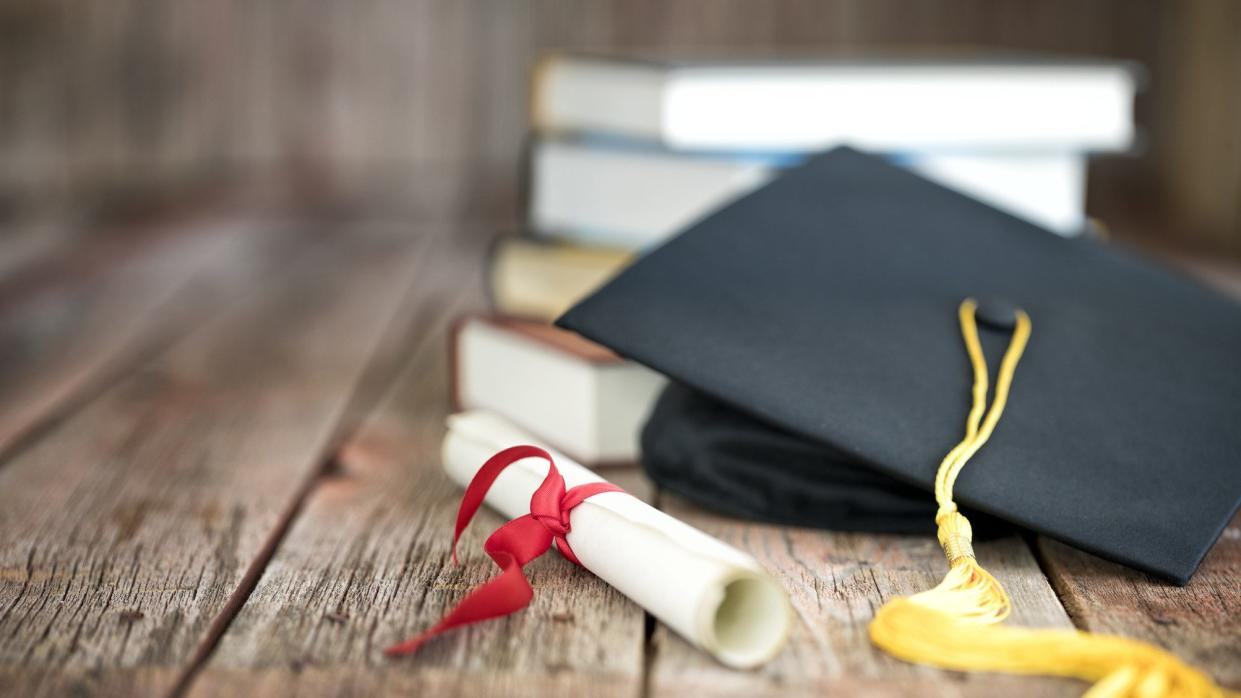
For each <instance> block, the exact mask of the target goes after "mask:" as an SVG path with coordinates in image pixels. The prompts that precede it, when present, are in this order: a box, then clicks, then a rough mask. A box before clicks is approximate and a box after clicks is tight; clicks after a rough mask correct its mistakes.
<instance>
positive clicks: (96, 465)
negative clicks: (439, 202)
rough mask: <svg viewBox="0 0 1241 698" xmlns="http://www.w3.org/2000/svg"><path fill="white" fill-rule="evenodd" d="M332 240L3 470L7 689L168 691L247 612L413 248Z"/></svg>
mask: <svg viewBox="0 0 1241 698" xmlns="http://www.w3.org/2000/svg"><path fill="white" fill-rule="evenodd" d="M347 232H349V233H351V234H348V235H342V236H338V237H336V238H334V239H333V241H332V244H328V245H323V246H319V247H317V248H316V249H314V250H312V251H311V253H310V254H308V255H307V256H306V257H305V258H302V259H300V260H295V261H293V263H292V266H291V268H290V269H289V270H288V271H287V273H284V274H281V275H275V274H273V276H274V277H276V278H275V279H273V281H272V287H271V289H269V290H268V291H266V292H264V293H262V294H259V295H257V296H255V297H253V298H250V299H248V300H247V302H245V303H241V304H236V305H235V306H234V307H232V308H230V309H229V310H228V312H226V313H225V314H223V315H222V316H220V317H218V318H217V319H215V320H213V321H211V322H210V323H208V324H206V325H205V326H203V327H201V328H200V329H198V330H197V331H196V332H194V333H193V334H192V335H190V336H189V337H187V338H185V339H184V340H183V341H181V342H178V343H177V344H176V345H175V346H174V347H173V348H172V349H170V350H169V351H168V352H166V353H165V354H163V355H162V356H160V357H159V358H157V359H155V360H153V361H151V362H149V363H148V364H146V365H145V366H144V367H143V369H142V370H141V371H139V372H137V373H135V374H134V375H132V376H130V377H127V378H126V379H124V380H123V381H121V382H120V383H118V384H117V385H115V386H114V387H112V388H110V389H109V390H107V391H106V392H105V393H104V394H103V395H101V396H100V397H99V398H98V399H97V400H95V401H93V402H92V403H91V404H90V405H88V406H86V407H85V408H84V409H83V410H81V411H80V412H77V413H75V414H74V415H73V416H72V417H70V418H69V419H67V420H65V421H64V422H63V423H62V424H60V425H58V426H57V427H56V428H55V429H54V430H53V431H52V432H50V433H48V434H47V435H46V437H45V438H43V439H41V440H40V441H39V442H38V443H36V444H34V445H33V446H31V447H30V448H28V449H26V450H23V451H22V452H21V453H20V454H19V455H18V456H17V457H16V458H15V459H14V460H13V461H11V462H10V463H8V464H7V465H6V467H4V468H3V469H0V686H5V687H6V688H9V689H10V690H9V691H7V693H8V694H10V695H23V696H31V695H64V694H69V693H73V694H78V693H107V694H121V695H135V694H148V693H157V692H166V691H168V690H169V689H170V688H171V687H173V686H174V685H175V683H176V681H177V680H178V678H179V677H180V676H181V675H182V674H183V673H184V671H185V670H186V668H187V667H188V666H189V665H190V664H191V663H192V661H193V660H194V659H195V657H196V656H197V655H199V654H201V653H202V652H203V651H205V649H206V648H208V647H209V646H210V643H211V640H212V639H213V637H214V636H215V635H216V634H218V632H219V631H220V630H222V628H223V626H224V624H225V623H226V621H227V620H228V618H229V617H230V615H231V612H232V611H233V610H235V608H236V607H237V606H238V605H239V604H240V602H241V601H242V600H243V599H244V596H245V591H246V590H247V589H248V585H250V584H252V583H253V580H254V579H256V578H257V574H258V572H259V571H260V570H261V563H262V560H263V559H264V558H265V556H266V555H268V554H269V553H270V548H271V546H272V545H273V544H274V541H275V538H274V536H273V533H278V532H279V530H280V529H281V527H282V526H284V525H286V523H287V521H288V519H289V517H290V516H291V513H292V511H293V510H294V507H295V505H296V502H297V501H298V497H299V495H300V493H301V490H302V489H303V488H304V487H305V486H306V485H307V484H308V483H309V482H310V481H311V480H312V478H313V476H314V475H315V474H316V473H317V472H318V471H319V470H320V468H321V465H322V462H323V458H324V456H325V449H326V448H327V446H328V444H329V443H330V439H331V438H332V435H333V433H334V431H335V430H336V429H337V428H338V425H339V423H340V421H341V419H342V418H343V416H344V415H345V413H346V410H347V408H348V405H349V404H350V402H351V393H352V391H353V390H354V387H355V386H356V385H357V383H358V381H359V377H360V376H361V374H362V372H363V367H364V366H365V364H366V362H367V360H368V358H369V357H370V356H371V355H372V353H373V352H374V349H375V346H376V343H377V341H378V340H379V338H380V337H381V336H382V335H383V333H384V332H385V330H386V327H387V323H388V321H389V319H390V318H391V316H392V314H393V312H394V311H395V309H396V307H398V305H399V299H400V296H401V293H402V292H403V291H404V290H405V288H406V286H407V284H408V281H409V279H410V274H411V273H412V270H413V267H414V264H413V261H414V255H415V253H416V246H415V245H413V244H411V243H410V242H409V241H408V239H407V237H406V238H402V237H400V236H394V235H388V234H382V235H381V234H379V233H378V232H376V233H375V234H370V233H367V234H361V233H358V234H352V233H354V231H347Z"/></svg>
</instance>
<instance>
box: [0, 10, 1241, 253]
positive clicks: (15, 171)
mask: <svg viewBox="0 0 1241 698" xmlns="http://www.w3.org/2000/svg"><path fill="white" fill-rule="evenodd" d="M1188 5H1189V6H1192V7H1190V8H1189V9H1185V8H1186V7H1187V6H1182V5H1177V4H1175V3H1165V2H1159V1H1157V0H1044V1H1034V0H1030V1H1026V0H1021V1H1019V0H902V1H896V0H825V1H822V2H811V1H808V0H769V1H767V2H762V1H759V0H663V1H660V0H596V1H589V0H581V1H578V2H568V1H565V0H520V1H519V0H513V1H506V0H494V1H488V0H354V1H347V0H339V1H332V0H210V1H206V2H204V1H203V0H106V1H101V0H25V1H17V0H2V1H0V196H3V197H4V201H7V203H8V206H9V208H20V207H24V206H29V205H35V204H42V205H49V202H51V204H50V205H57V206H59V205H63V203H64V202H66V201H68V202H72V201H77V200H81V199H83V198H89V197H97V196H100V195H102V194H107V193H110V192H115V191H117V190H131V191H133V190H136V191H148V190H159V189H167V188H169V187H180V186H186V185H193V184H195V183H199V182H203V181H209V180H213V179H215V180H220V179H235V178H239V177H246V178H248V179H249V180H254V179H255V178H257V181H259V182H265V183H270V184H273V185H283V184H286V183H289V182H293V183H295V184H298V185H302V186H310V187H313V189H312V190H313V191H340V192H356V193H362V194H372V195H377V196H379V197H380V198H382V199H383V200H384V201H386V202H389V203H393V204H395V205H399V206H403V207H407V208H418V207H428V208H430V209H433V210H435V211H437V212H441V213H447V214H459V213H463V212H464V213H468V214H470V215H474V216H479V217H495V218H499V219H501V220H503V219H511V218H512V216H513V212H514V206H515V201H516V199H517V191H518V189H519V186H518V178H517V174H518V171H519V169H520V168H519V161H520V154H521V149H522V144H523V138H524V133H525V128H526V108H527V86H528V71H529V68H530V66H531V63H532V62H533V61H534V60H535V58H536V57H537V56H538V55H539V54H541V53H542V52H544V51H547V50H550V49H562V48H587V49H600V48H640V47H677V48H681V49H692V48H737V49H748V48H764V47H771V46H784V47H790V48H795V49H815V50H817V49H823V50H836V49H852V48H860V49H883V48H885V47H887V48H909V47H933V46H979V47H984V48H997V49H1004V50H1019V51H1043V52H1057V53H1070V54H1081V55H1091V56H1110V57H1118V58H1127V59H1134V60H1137V61H1140V62H1142V63H1143V64H1145V65H1146V66H1148V68H1149V71H1150V76H1151V87H1150V89H1149V91H1148V93H1147V94H1145V95H1144V96H1143V98H1142V100H1141V103H1140V105H1139V120H1140V122H1141V123H1142V125H1143V126H1144V127H1145V128H1146V130H1147V134H1148V141H1147V145H1146V147H1145V149H1144V151H1143V152H1142V153H1141V154H1139V155H1138V156H1136V157H1133V158H1122V159H1119V160H1116V161H1114V162H1110V163H1109V162H1105V163H1102V164H1101V167H1100V168H1098V174H1097V176H1096V177H1095V179H1096V180H1098V181H1096V182H1092V185H1095V188H1096V190H1097V191H1098V192H1101V194H1100V197H1101V198H1098V200H1097V201H1092V206H1093V207H1094V208H1096V209H1098V208H1099V207H1103V209H1104V210H1103V211H1096V212H1099V213H1103V214H1104V215H1105V216H1110V215H1113V214H1114V215H1125V214H1126V212H1127V211H1128V210H1129V209H1130V208H1132V206H1131V204H1132V202H1135V201H1143V202H1148V201H1168V202H1170V203H1172V204H1174V205H1175V207H1179V208H1178V209H1177V210H1179V214H1178V215H1180V219H1181V220H1184V221H1187V223H1186V228H1187V229H1188V227H1190V223H1189V222H1192V227H1195V228H1199V227H1200V228H1203V229H1211V230H1212V232H1211V235H1213V236H1214V238H1212V239H1215V240H1217V241H1218V240H1222V241H1225V242H1229V243H1230V244H1233V245H1234V246H1236V247H1241V231H1239V230H1237V229H1236V228H1237V225H1236V223H1237V217H1238V216H1237V211H1236V207H1235V203H1236V199H1237V196H1238V194H1239V193H1241V177H1239V176H1238V174H1237V166H1236V163H1237V161H1238V157H1237V153H1236V139H1235V136H1237V135H1238V134H1239V132H1238V130H1237V129H1236V128H1235V125H1236V124H1235V122H1237V121H1238V118H1237V117H1238V115H1239V114H1241V104H1238V102H1239V101H1241V84H1239V83H1238V80H1237V79H1236V78H1237V74H1236V72H1235V68H1236V55H1237V52H1236V50H1233V49H1235V44H1236V43H1237V41H1241V31H1235V32H1233V33H1232V34H1231V35H1230V34H1229V32H1230V31H1233V30H1234V29H1236V26H1235V25H1236V16H1237V14H1238V13H1237V11H1236V8H1237V5H1236V4H1233V3H1231V2H1230V0H1191V2H1190V3H1188ZM1217 15H1228V16H1230V17H1232V18H1233V19H1232V22H1233V25H1232V26H1227V25H1220V24H1218V23H1216V22H1215V21H1214V19H1213V18H1214V17H1216V16H1217ZM1203 32H1205V33H1208V34H1210V35H1211V36H1212V37H1214V44H1212V46H1216V45H1218V46H1216V48H1214V49H1201V50H1200V49H1199V48H1197V47H1196V43H1195V42H1196V39H1195V37H1197V36H1198V34H1199V33H1203ZM1230 39H1236V40H1237V41H1232V42H1231V44H1230V41H1229V40H1230ZM1229 50H1231V53H1228V52H1229ZM1224 54H1228V55H1229V56H1231V57H1232V58H1231V60H1232V63H1230V64H1228V65H1224V64H1223V63H1222V62H1221V61H1222V60H1225V59H1224V58H1223V55H1224ZM1229 71H1233V72H1231V77H1232V78H1233V80H1232V82H1231V84H1220V81H1221V80H1223V81H1226V78H1227V77H1228V74H1229ZM1203 85H1206V88H1204V87H1203ZM1201 89H1210V90H1212V94H1213V95H1214V94H1216V93H1218V94H1220V95H1225V96H1226V97H1227V99H1228V100H1231V102H1230V103H1229V104H1230V105H1231V106H1228V109H1229V110H1231V111H1227V112H1225V113H1223V114H1222V115H1220V114H1216V113H1215V112H1214V111H1213V108H1212V107H1213V105H1214V104H1217V103H1218V102H1219V100H1217V99H1215V98H1214V97H1212V98H1211V99H1206V98H1202V97H1199V98H1196V99H1195V98H1188V99H1186V98H1185V95H1184V94H1183V93H1185V92H1186V91H1187V90H1189V91H1191V92H1192V91H1196V90H1201ZM1194 94H1196V92H1194ZM1229 116H1231V118H1232V122H1228V118H1229ZM1217 122H1218V123H1217ZM1190 129H1192V132H1191V131H1190ZM1216 131H1219V132H1228V133H1231V134H1232V136H1233V137H1234V139H1233V140H1232V141H1231V143H1232V145H1231V146H1230V147H1231V148H1232V151H1231V155H1229V154H1228V152H1227V151H1223V152H1221V153H1219V156H1220V158H1221V159H1224V160H1226V159H1227V158H1228V157H1231V162H1232V163H1233V165H1231V166H1228V165H1221V166H1220V167H1215V168H1207V167H1204V166H1202V165H1201V163H1199V162H1197V161H1196V157H1195V153H1198V152H1199V151H1201V150H1203V149H1207V148H1208V144H1207V143H1206V141H1207V140H1209V139H1210V137H1209V136H1208V135H1207V133H1214V132H1216ZM1187 177H1188V179H1187ZM1217 180H1218V181H1217ZM1169 182H1176V183H1177V186H1176V187H1170V186H1169V184H1168V183H1169ZM1196 187H1207V188H1210V189H1211V193H1210V194H1204V193H1203V192H1198V191H1196V189H1195V188H1196ZM1160 192H1163V193H1164V194H1163V195H1160V196H1151V194H1152V193H1156V194H1157V193H1160ZM1221 201H1231V202H1232V203H1233V204H1234V206H1233V211H1232V213H1231V214H1227V213H1223V214H1221V213H1220V210H1222V209H1227V206H1226V205H1224V204H1221V203H1220V202H1221ZM1186 210H1193V211H1198V214H1197V215H1196V217H1195V216H1193V215H1189V214H1187V213H1185V211H1186ZM1207 210H1211V211H1213V213H1209V214H1205V213H1203V211H1207ZM1229 226H1231V229H1228V228H1229ZM1221 229H1227V230H1223V232H1221Z"/></svg>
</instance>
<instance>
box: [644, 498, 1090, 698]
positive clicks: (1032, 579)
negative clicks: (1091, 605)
mask: <svg viewBox="0 0 1241 698" xmlns="http://www.w3.org/2000/svg"><path fill="white" fill-rule="evenodd" d="M660 503H661V505H662V506H661V508H663V509H664V510H665V511H667V512H668V513H670V514H672V515H673V516H676V517H678V518H680V519H682V520H684V521H686V522H688V523H690V524H692V525H694V526H697V527H699V528H701V529H703V530H704V531H706V532H708V533H710V534H712V535H714V536H717V537H719V538H720V539H722V540H724V541H727V542H728V543H731V544H732V545H735V546H737V547H738V548H740V549H742V550H745V551H746V552H749V553H750V554H752V555H754V556H755V558H757V559H758V561H759V562H760V563H761V564H762V565H763V566H764V567H766V568H767V569H768V570H769V571H770V572H771V573H772V574H773V575H775V576H776V578H777V579H779V580H780V581H781V582H782V583H783V584H784V586H785V588H786V589H788V591H789V595H790V599H791V601H792V604H793V608H794V611H795V616H796V621H795V623H794V627H793V632H792V635H791V637H790V641H789V645H788V646H787V647H786V648H785V650H784V652H783V653H782V654H781V655H780V656H778V657H777V658H776V659H775V660H773V661H772V662H771V663H770V664H768V665H767V666H765V667H763V668H761V669H759V670H756V671H753V672H737V671H732V670H729V669H727V668H725V667H723V666H722V665H720V664H718V663H716V662H714V661H713V660H711V659H710V658H709V657H707V656H706V655H704V654H703V653H701V652H699V651H697V650H695V649H693V648H692V647H691V646H690V645H689V644H688V643H686V642H685V641H684V640H682V639H681V638H679V637H677V636H675V635H673V634H672V633H671V632H669V631H668V630H667V629H666V628H664V627H662V626H657V627H656V629H655V633H654V635H653V637H652V638H651V650H650V652H651V669H650V676H649V678H648V681H649V682H650V695H652V696H683V695H691V694H692V693H694V692H703V693H709V694H710V695H736V696H764V695H771V696H775V695H780V696H784V695H824V694H826V693H828V692H841V693H842V694H845V695H854V694H863V693H864V694H866V695H893V696H903V695H909V694H913V693H917V694H918V695H946V696H956V695H971V696H974V695H976V696H994V695H1002V692H1005V691H1006V692H1012V693H1019V694H1020V695H1042V696H1061V695H1064V696H1069V695H1072V696H1075V695H1078V694H1080V693H1081V691H1082V685H1081V684H1080V683H1076V682H1072V681H1067V680H1061V679H1047V678H1040V677H1035V678H1019V677H1010V676H1001V675H996V674H962V673H959V672H948V671H941V670H938V669H933V668H929V667H922V666H915V665H912V664H906V663H904V662H901V661H899V660H897V659H893V658H892V657H889V656H887V655H886V654H884V653H883V652H881V651H880V650H878V649H877V648H875V647H874V646H873V645H871V644H870V640H869V638H868V637H867V634H866V626H867V623H869V621H870V619H871V618H872V617H873V616H874V613H875V610H876V609H877V608H879V606H880V605H882V604H883V603H884V601H886V600H888V599H890V598H892V597H894V596H902V595H907V594H912V593H915V592H918V591H922V590H925V589H929V588H931V587H932V586H934V585H935V584H937V583H939V580H940V579H941V578H942V577H943V575H944V572H945V571H946V564H945V562H944V554H943V552H942V551H941V550H940V548H939V544H938V542H936V541H935V540H934V538H933V537H932V536H929V535H928V536H895V535H873V534H853V533H837V532H830V531H819V530H812V529H805V528H791V527H785V526H773V525H766V524H755V523H748V522H742V521H737V520H734V519H728V518H725V517H722V516H718V515H715V514H712V513H709V512H707V511H704V510H703V509H701V508H699V507H696V506H694V505H693V504H690V503H688V502H686V501H685V500H683V499H681V498H679V497H676V496H675V495H670V494H667V493H661V495H660ZM975 548H976V550H977V552H978V557H979V560H981V561H983V563H984V565H985V566H986V568H987V569H988V570H990V571H991V572H992V573H993V574H995V576H996V577H997V578H998V579H999V580H1000V581H1001V583H1003V584H1004V587H1005V589H1007V590H1008V593H1009V594H1010V595H1011V597H1012V599H1013V616H1012V618H1011V620H1009V621H1008V622H1010V623H1015V624H1018V625H1028V626H1042V627H1069V626H1070V622H1069V619H1068V617H1067V616H1066V615H1065V612H1064V609H1063V608H1062V607H1061V606H1060V603H1059V601H1058V600H1057V599H1056V596H1055V593H1054V592H1053V591H1052V589H1051V587H1050V586H1049V585H1048V584H1047V580H1046V579H1045V578H1044V577H1043V574H1042V572H1041V571H1040V570H1039V568H1038V564H1037V562H1036V561H1035V559H1034V557H1033V556H1032V555H1031V553H1030V550H1029V547H1028V546H1027V545H1026V544H1025V542H1024V541H1022V540H1021V539H1020V538H1017V537H1008V538H1004V539H1000V540H995V541H988V542H982V543H978V544H977V545H976V546H975Z"/></svg>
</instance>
